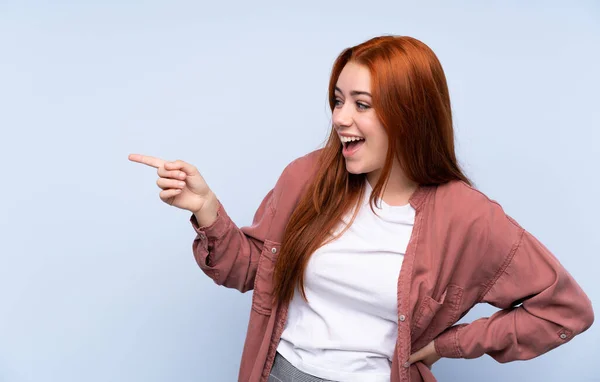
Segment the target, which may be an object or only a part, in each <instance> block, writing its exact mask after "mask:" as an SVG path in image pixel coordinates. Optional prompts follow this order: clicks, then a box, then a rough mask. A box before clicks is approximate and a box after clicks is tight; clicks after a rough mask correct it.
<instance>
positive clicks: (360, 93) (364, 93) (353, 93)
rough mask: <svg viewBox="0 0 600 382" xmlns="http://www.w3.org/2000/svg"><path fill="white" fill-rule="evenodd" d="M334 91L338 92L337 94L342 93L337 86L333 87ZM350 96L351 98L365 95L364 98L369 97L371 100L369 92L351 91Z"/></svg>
mask: <svg viewBox="0 0 600 382" xmlns="http://www.w3.org/2000/svg"><path fill="white" fill-rule="evenodd" d="M335 90H336V91H338V92H340V93H344V92H343V91H342V89H340V88H338V87H337V86H336V87H335ZM350 95H353V96H357V95H366V96H369V97H371V98H373V96H372V95H371V93H369V92H362V91H358V90H352V91H351V92H350Z"/></svg>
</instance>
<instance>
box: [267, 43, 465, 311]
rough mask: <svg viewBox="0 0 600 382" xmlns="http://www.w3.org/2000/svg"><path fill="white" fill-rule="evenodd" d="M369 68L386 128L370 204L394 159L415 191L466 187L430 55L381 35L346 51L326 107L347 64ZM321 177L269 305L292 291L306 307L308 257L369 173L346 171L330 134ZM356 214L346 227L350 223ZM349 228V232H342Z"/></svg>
mask: <svg viewBox="0 0 600 382" xmlns="http://www.w3.org/2000/svg"><path fill="white" fill-rule="evenodd" d="M350 61H352V62H355V63H357V64H361V65H364V66H366V67H367V68H368V69H369V71H370V74H371V94H372V103H373V105H372V106H373V109H374V110H375V112H376V113H377V116H378V118H379V120H380V122H381V123H382V125H383V126H384V128H385V130H386V132H387V135H388V138H389V145H388V147H389V148H388V152H387V157H386V161H385V165H384V167H383V171H382V175H381V177H380V178H379V180H378V182H377V184H376V186H375V187H373V193H372V194H371V196H370V204H371V208H372V209H373V205H374V203H375V201H376V198H380V197H381V196H382V193H383V189H384V187H385V183H386V181H387V179H388V178H389V175H390V172H391V169H392V164H393V161H394V158H396V159H397V160H398V162H399V163H400V165H401V168H402V170H403V172H404V174H405V175H406V176H407V177H408V178H409V179H410V180H412V181H414V182H416V183H417V184H419V185H427V186H430V185H439V184H443V183H446V182H449V181H452V180H461V181H464V182H466V183H467V184H469V185H471V182H470V180H469V179H468V178H467V177H466V176H465V175H464V174H463V172H462V170H461V169H460V167H459V165H458V163H457V160H456V155H455V152H454V130H453V127H452V112H451V108H450V96H449V93H448V86H447V83H446V77H445V75H444V71H443V69H442V66H441V64H440V62H439V60H438V58H437V57H436V55H435V54H434V53H433V51H432V50H431V49H430V48H429V47H428V46H427V45H425V44H424V43H422V42H421V41H419V40H417V39H415V38H412V37H407V36H381V37H376V38H373V39H370V40H368V41H366V42H364V43H362V44H360V45H357V46H354V47H351V48H347V49H345V50H344V51H343V52H342V53H341V54H340V55H339V56H338V58H337V59H336V61H335V63H334V64H333V69H332V72H331V78H330V80H329V106H330V108H331V110H332V112H333V109H334V106H335V95H334V91H335V86H336V83H337V80H338V77H339V75H340V73H341V71H342V69H343V68H344V66H345V65H346V64H347V63H348V62H350ZM318 168H319V170H318V171H317V173H316V174H315V177H314V178H313V181H312V182H311V184H309V185H308V186H307V189H306V191H305V193H304V194H303V196H302V197H301V198H300V201H299V204H298V206H297V207H296V208H295V210H294V212H293V213H292V216H291V218H290V220H289V222H288V224H287V227H286V230H285V233H284V237H283V241H282V245H281V250H280V253H279V257H278V259H277V261H276V264H275V271H274V274H273V298H274V303H275V302H279V303H282V304H287V303H289V302H290V300H291V299H292V297H293V295H294V290H295V288H296V287H298V289H299V290H300V292H301V295H302V297H303V298H304V299H305V300H306V294H305V291H304V272H305V269H306V265H307V263H308V260H309V258H310V256H311V254H312V253H313V252H315V250H317V249H318V248H319V247H321V246H322V245H324V244H325V243H327V242H329V241H331V240H333V239H335V238H337V237H339V236H340V235H341V234H343V232H344V231H345V229H344V230H342V231H341V233H339V234H338V235H336V236H335V237H332V236H330V233H331V232H332V231H333V229H334V228H335V227H336V226H337V224H339V223H340V222H341V218H342V217H343V216H344V215H345V214H346V213H348V212H349V211H350V210H351V208H353V207H354V206H355V205H356V204H357V202H358V201H359V200H360V199H362V197H363V195H364V192H365V176H366V174H351V173H349V172H348V171H347V170H346V165H345V159H344V157H343V156H342V146H341V144H340V141H339V138H338V135H337V133H336V131H335V129H334V128H332V130H331V133H330V135H329V138H328V140H327V142H326V144H325V147H324V148H323V150H322V151H321V157H320V165H319V167H318ZM357 212H358V209H356V210H355V212H354V215H353V217H352V220H351V222H350V224H352V222H353V221H354V218H355V217H356V214H357ZM346 229H347V227H346Z"/></svg>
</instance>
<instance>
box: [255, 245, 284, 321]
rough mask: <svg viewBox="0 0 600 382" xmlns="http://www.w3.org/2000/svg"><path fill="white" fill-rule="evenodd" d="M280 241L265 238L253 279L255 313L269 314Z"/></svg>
mask: <svg viewBox="0 0 600 382" xmlns="http://www.w3.org/2000/svg"><path fill="white" fill-rule="evenodd" d="M280 248H281V243H277V242H274V241H271V240H265V242H264V245H263V249H262V252H261V254H260V258H259V259H258V266H257V269H256V277H255V279H254V291H253V292H252V309H253V310H254V311H256V312H257V313H260V314H264V315H270V314H271V309H272V302H273V301H272V299H273V271H274V270H275V260H276V259H277V256H278V255H279V249H280Z"/></svg>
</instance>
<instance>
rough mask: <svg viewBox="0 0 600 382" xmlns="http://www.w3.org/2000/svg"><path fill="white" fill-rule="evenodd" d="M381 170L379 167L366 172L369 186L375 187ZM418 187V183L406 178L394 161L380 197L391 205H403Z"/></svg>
mask: <svg viewBox="0 0 600 382" xmlns="http://www.w3.org/2000/svg"><path fill="white" fill-rule="evenodd" d="M381 172H382V169H379V170H376V171H372V172H370V173H368V174H367V180H368V181H369V184H370V185H371V187H373V188H374V187H375V185H376V184H377V181H378V180H379V177H380V176H381ZM418 187H419V185H418V183H416V182H414V181H412V180H410V179H408V178H407V177H406V175H405V174H404V171H402V169H401V168H400V166H399V165H398V164H397V163H394V165H393V166H392V171H391V172H390V177H389V179H388V182H387V184H386V186H385V188H384V189H383V196H382V198H381V199H383V201H384V202H385V203H386V204H389V205H391V206H403V205H406V204H408V201H409V200H410V197H411V196H412V194H413V193H414V192H415V191H416V190H417V188H418Z"/></svg>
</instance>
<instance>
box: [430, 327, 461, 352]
mask: <svg viewBox="0 0 600 382" xmlns="http://www.w3.org/2000/svg"><path fill="white" fill-rule="evenodd" d="M467 325H468V324H460V325H455V326H452V327H450V328H449V329H447V330H446V331H444V332H443V333H442V334H440V335H439V336H438V337H437V338H436V339H435V340H434V341H433V344H434V346H435V351H436V353H437V354H438V355H439V356H440V357H443V358H464V356H463V353H462V351H461V350H460V346H459V342H458V334H459V333H460V330H461V329H463V328H464V327H465V326H467Z"/></svg>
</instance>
